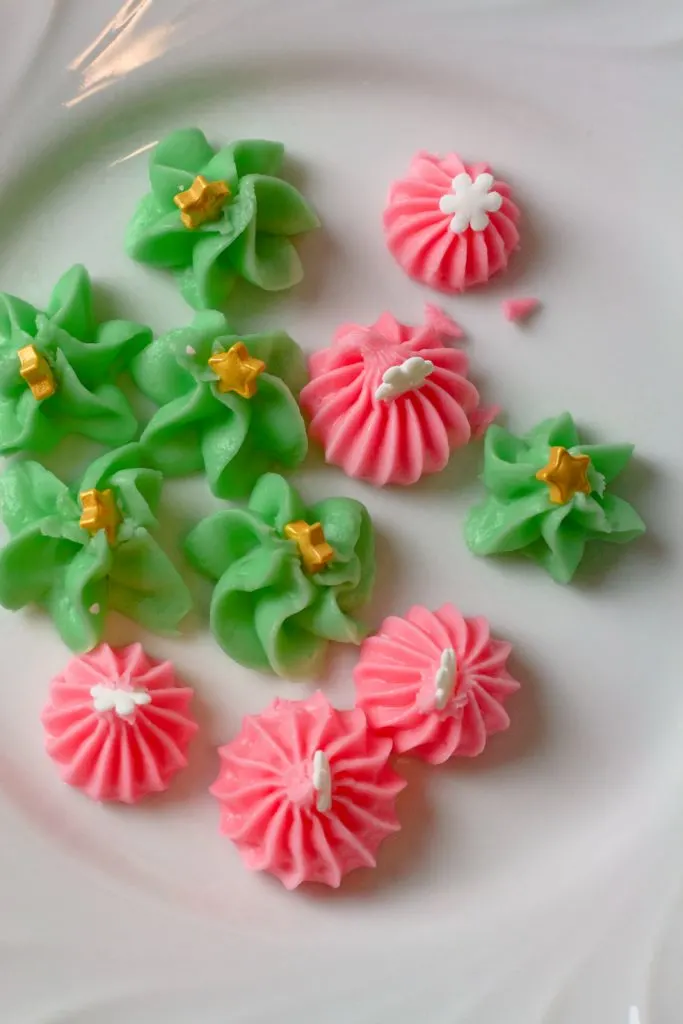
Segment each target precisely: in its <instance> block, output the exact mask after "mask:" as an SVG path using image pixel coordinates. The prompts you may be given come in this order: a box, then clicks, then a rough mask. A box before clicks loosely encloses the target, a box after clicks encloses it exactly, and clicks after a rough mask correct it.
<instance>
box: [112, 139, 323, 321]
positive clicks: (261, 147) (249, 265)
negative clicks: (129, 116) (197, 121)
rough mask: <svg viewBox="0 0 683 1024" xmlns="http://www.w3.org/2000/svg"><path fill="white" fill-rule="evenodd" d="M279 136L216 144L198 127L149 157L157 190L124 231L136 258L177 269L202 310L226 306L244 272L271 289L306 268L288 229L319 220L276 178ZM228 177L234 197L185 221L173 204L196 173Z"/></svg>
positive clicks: (293, 231)
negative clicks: (209, 215)
mask: <svg viewBox="0 0 683 1024" xmlns="http://www.w3.org/2000/svg"><path fill="white" fill-rule="evenodd" d="M283 153H284V150H283V147H282V145H281V144H280V143H276V142H267V141H265V140H261V139H243V140H240V141H238V142H233V143H231V144H230V145H228V146H225V147H223V148H222V149H219V150H218V151H215V150H214V149H213V148H212V147H211V146H210V145H209V143H208V142H207V140H206V137H205V136H204V134H203V133H202V132H201V131H199V129H196V128H185V129H181V130H180V131H176V132H172V133H171V134H170V135H168V136H167V137H166V138H165V139H162V141H161V142H159V143H158V145H157V146H156V147H155V149H154V150H153V151H152V155H151V157H150V165H149V167H150V169H149V177H150V185H151V192H150V193H149V194H148V195H146V196H144V197H143V199H142V200H141V201H140V203H139V204H138V206H137V208H136V210H135V212H134V214H133V217H132V219H131V221H130V223H129V225H128V228H127V230H126V239H125V246H126V251H127V252H128V254H129V255H130V256H132V258H133V259H135V260H138V261H139V262H142V263H150V264H152V265H154V266H158V267H168V268H173V269H175V270H176V271H178V278H179V284H180V289H181V292H182V294H183V295H184V297H185V298H186V299H187V301H188V302H189V303H190V304H191V305H192V306H194V307H195V308H196V309H205V308H210V307H212V306H218V305H222V304H223V303H224V302H225V300H226V298H227V296H228V294H229V292H230V290H231V289H232V286H233V284H234V282H235V280H236V278H237V277H238V276H241V277H244V278H245V279H246V280H248V281H250V282H251V283H252V284H254V285H256V286H257V287H260V288H263V289H264V290H266V291H279V290H282V289H284V288H289V287H291V286H292V285H293V284H296V283H297V282H298V281H300V280H301V277H302V273H303V271H302V268H301V263H300V261H299V257H298V255H297V252H296V250H295V249H294V247H293V246H292V244H291V242H290V241H289V236H291V235H299V234H302V233H303V232H305V231H310V230H312V229H313V228H315V227H318V225H319V221H318V218H317V216H316V215H315V213H314V212H313V210H312V209H311V207H310V206H309V205H308V203H307V202H306V201H305V199H304V198H303V197H302V196H301V195H300V193H299V192H298V191H297V190H296V189H295V188H294V186H292V185H290V184H288V183H287V182H285V181H283V180H282V179H280V178H279V177H278V175H279V172H280V167H281V164H282V158H283ZM200 174H201V175H203V176H204V177H205V178H206V180H207V181H219V180H223V181H226V182H227V184H228V187H229V188H230V196H229V197H228V199H227V201H226V202H225V203H224V205H223V207H222V208H221V210H220V212H219V213H218V215H217V216H216V217H215V219H212V220H208V221H205V222H204V223H202V224H200V225H199V226H198V227H195V228H187V227H185V225H184V224H183V222H182V220H181V215H180V210H178V209H177V208H176V206H175V203H174V198H175V196H176V195H177V194H178V192H181V191H185V190H186V189H188V188H189V187H190V185H191V184H192V182H193V181H194V179H195V177H196V176H198V175H200Z"/></svg>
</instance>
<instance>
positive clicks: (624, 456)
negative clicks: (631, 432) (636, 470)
mask: <svg viewBox="0 0 683 1024" xmlns="http://www.w3.org/2000/svg"><path fill="white" fill-rule="evenodd" d="M577 451H579V452H581V453H582V454H583V455H588V456H590V460H591V465H592V467H593V469H594V470H595V471H596V472H598V473H600V474H601V475H602V476H604V478H605V483H607V484H609V483H611V482H612V480H614V478H615V477H617V476H619V474H620V473H621V471H622V469H624V468H625V467H626V466H627V465H628V463H629V462H630V460H631V456H632V455H633V445H632V444H609V445H607V444H580V445H578V447H577Z"/></svg>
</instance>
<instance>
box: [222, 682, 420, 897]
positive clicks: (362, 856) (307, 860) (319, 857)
mask: <svg viewBox="0 0 683 1024" xmlns="http://www.w3.org/2000/svg"><path fill="white" fill-rule="evenodd" d="M390 753H391V741H390V740H388V739H385V738H382V737H379V736H377V735H375V734H374V733H372V732H371V731H370V730H369V729H368V725H367V721H366V718H365V715H364V714H363V712H362V711H359V710H358V709H354V710H353V711H337V710H336V709H335V708H333V707H332V706H331V704H330V703H329V702H328V701H327V699H326V698H325V697H324V696H323V695H322V693H320V692H317V693H316V694H314V695H313V696H312V697H310V698H309V699H307V700H299V701H290V700H280V699H276V700H274V701H273V702H272V704H270V705H269V706H268V707H267V708H266V710H265V711H263V712H262V713H261V714H260V715H255V716H247V717H246V718H245V719H244V722H243V725H242V729H241V731H240V733H239V735H238V736H237V737H236V738H235V739H234V740H233V741H232V742H231V743H228V744H227V745H226V746H224V747H221V748H220V750H219V754H220V758H221V768H220V772H219V774H218V778H217V779H216V781H215V783H214V784H213V786H212V787H211V792H212V793H213V795H214V796H215V797H216V798H217V799H218V801H219V802H220V806H221V831H222V832H223V833H224V834H225V835H226V836H228V837H229V838H230V839H232V841H233V842H234V843H235V844H236V845H237V848H238V849H239V851H240V854H241V855H242V859H243V860H244V863H245V864H246V866H247V867H248V868H250V869H251V870H254V871H270V872H272V874H274V875H276V876H277V877H278V878H279V879H280V881H281V882H282V883H283V884H284V885H285V887H286V888H287V889H294V888H296V886H298V885H299V884H300V883H301V882H323V883H324V884H325V885H330V886H332V887H334V888H337V887H338V886H339V884H340V882H341V880H342V877H343V876H344V875H346V874H347V873H348V872H349V871H353V870H354V868H359V867H374V866H375V854H376V851H377V848H378V847H379V845H380V843H381V842H382V841H383V840H384V839H385V838H386V837H387V836H388V835H390V834H391V833H392V832H396V831H397V830H398V829H399V828H400V825H399V822H398V819H397V817H396V810H395V802H396V796H397V794H398V793H399V792H400V791H401V790H402V789H403V788H404V786H405V784H406V783H405V780H404V779H402V778H401V777H400V776H399V775H397V774H396V772H395V771H394V770H393V769H392V768H391V767H390V765H389V764H388V759H389V755H390ZM319 759H320V760H322V761H324V762H325V763H324V764H323V765H322V766H321V765H319V764H318V760H319ZM316 772H317V773H316ZM321 772H322V774H320V773H321Z"/></svg>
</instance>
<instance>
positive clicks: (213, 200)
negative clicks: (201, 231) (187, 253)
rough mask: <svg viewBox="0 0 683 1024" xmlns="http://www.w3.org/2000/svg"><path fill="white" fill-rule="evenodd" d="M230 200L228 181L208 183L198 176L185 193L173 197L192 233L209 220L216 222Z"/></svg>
mask: <svg viewBox="0 0 683 1024" xmlns="http://www.w3.org/2000/svg"><path fill="white" fill-rule="evenodd" d="M229 198H230V186H229V185H228V183H227V181H207V180H206V178H205V177H204V175H203V174H198V175H197V177H196V178H195V179H194V181H193V182H192V184H191V185H190V187H189V188H188V189H186V190H185V191H184V192H178V194H177V195H175V196H173V202H174V203H175V204H176V206H177V207H178V209H179V210H180V219H181V221H182V222H183V224H184V225H185V227H186V228H189V229H190V230H191V231H192V230H193V229H194V228H198V227H199V225H200V224H204V223H205V222H206V221H207V220H216V218H217V217H219V216H220V212H221V210H222V209H223V207H224V205H225V204H226V203H227V201H228V199H229Z"/></svg>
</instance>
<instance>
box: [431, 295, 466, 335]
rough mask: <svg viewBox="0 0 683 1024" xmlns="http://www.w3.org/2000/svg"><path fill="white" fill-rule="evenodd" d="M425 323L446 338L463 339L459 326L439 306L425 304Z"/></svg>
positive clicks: (462, 332)
mask: <svg viewBox="0 0 683 1024" xmlns="http://www.w3.org/2000/svg"><path fill="white" fill-rule="evenodd" d="M425 323H426V324H428V325H429V326H430V327H433V328H434V330H435V331H438V332H439V334H443V335H444V337H446V338H464V337H465V332H464V331H463V329H462V327H461V326H460V324H459V323H456V321H455V320H454V319H453V318H452V317H450V316H449V315H448V313H446V311H445V310H443V309H441V307H440V306H434V305H433V304H432V303H431V302H425Z"/></svg>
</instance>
